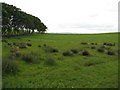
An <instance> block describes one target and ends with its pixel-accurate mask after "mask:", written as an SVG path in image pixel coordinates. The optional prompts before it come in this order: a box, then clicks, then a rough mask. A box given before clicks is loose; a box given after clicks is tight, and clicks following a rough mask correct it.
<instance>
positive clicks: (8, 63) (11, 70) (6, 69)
mask: <svg viewBox="0 0 120 90" xmlns="http://www.w3.org/2000/svg"><path fill="white" fill-rule="evenodd" d="M18 71H19V69H18V65H17V64H16V63H15V61H14V60H11V59H3V60H2V73H3V75H4V74H14V75H15V74H16V73H17V72H18Z"/></svg>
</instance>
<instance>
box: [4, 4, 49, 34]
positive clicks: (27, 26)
mask: <svg viewBox="0 0 120 90" xmlns="http://www.w3.org/2000/svg"><path fill="white" fill-rule="evenodd" d="M2 14H3V15H2V26H3V27H2V35H3V36H13V35H14V36H15V35H26V34H30V33H34V30H37V31H38V32H39V33H44V32H45V31H46V29H47V27H46V26H45V25H44V23H43V22H41V20H40V19H39V18H38V17H35V16H32V15H31V14H27V13H26V12H23V11H21V9H19V8H17V7H15V6H13V5H8V4H5V3H2Z"/></svg>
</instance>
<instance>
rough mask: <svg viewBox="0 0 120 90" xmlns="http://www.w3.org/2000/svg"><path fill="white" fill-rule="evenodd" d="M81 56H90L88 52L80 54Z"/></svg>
mask: <svg viewBox="0 0 120 90" xmlns="http://www.w3.org/2000/svg"><path fill="white" fill-rule="evenodd" d="M82 55H83V56H90V53H89V52H88V51H83V52H82Z"/></svg>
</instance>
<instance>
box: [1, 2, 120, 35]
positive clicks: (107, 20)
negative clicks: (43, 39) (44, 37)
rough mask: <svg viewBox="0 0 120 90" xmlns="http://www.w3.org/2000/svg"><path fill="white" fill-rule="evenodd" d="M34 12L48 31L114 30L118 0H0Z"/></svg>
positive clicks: (116, 25)
mask: <svg viewBox="0 0 120 90" xmlns="http://www.w3.org/2000/svg"><path fill="white" fill-rule="evenodd" d="M0 2H5V3H7V4H12V5H14V6H16V7H18V8H20V9H21V10H22V11H25V12H27V13H29V14H32V15H34V16H37V17H38V18H40V19H41V21H42V22H43V23H44V24H45V25H46V26H47V27H48V30H47V32H48V33H107V32H118V2H119V0H0Z"/></svg>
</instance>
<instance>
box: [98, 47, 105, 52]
mask: <svg viewBox="0 0 120 90" xmlns="http://www.w3.org/2000/svg"><path fill="white" fill-rule="evenodd" d="M97 51H98V52H101V53H103V52H105V49H104V48H98V49H97Z"/></svg>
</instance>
